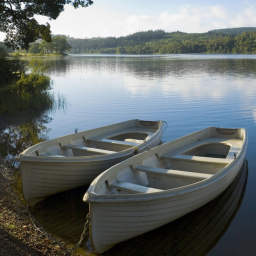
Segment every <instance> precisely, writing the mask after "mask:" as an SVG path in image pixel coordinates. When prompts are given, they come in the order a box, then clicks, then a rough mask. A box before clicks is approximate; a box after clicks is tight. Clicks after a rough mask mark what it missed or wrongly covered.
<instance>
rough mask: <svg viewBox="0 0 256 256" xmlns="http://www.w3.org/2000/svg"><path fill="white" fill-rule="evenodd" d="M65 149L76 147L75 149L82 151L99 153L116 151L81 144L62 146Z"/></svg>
mask: <svg viewBox="0 0 256 256" xmlns="http://www.w3.org/2000/svg"><path fill="white" fill-rule="evenodd" d="M62 148H64V149H75V150H80V151H88V152H93V153H97V154H113V153H116V151H110V150H105V149H100V148H90V147H81V146H76V145H71V144H67V145H64V146H62Z"/></svg>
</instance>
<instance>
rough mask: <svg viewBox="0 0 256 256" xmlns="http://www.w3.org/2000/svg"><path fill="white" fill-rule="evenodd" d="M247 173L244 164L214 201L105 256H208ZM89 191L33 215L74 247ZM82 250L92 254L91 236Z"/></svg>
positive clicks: (58, 198) (63, 197) (54, 199)
mask: <svg viewBox="0 0 256 256" xmlns="http://www.w3.org/2000/svg"><path fill="white" fill-rule="evenodd" d="M247 174H248V169H247V162H246V161H245V163H244V165H243V167H242V168H241V170H240V172H239V174H238V176H237V177H236V179H235V180H234V182H233V183H232V184H231V185H230V186H229V187H228V188H227V189H226V190H225V191H224V192H223V193H222V194H221V195H220V196H218V197H217V198H215V199H214V200H213V201H211V202H210V203H208V204H206V205H205V206H203V207H201V208H200V209H198V210H196V211H194V212H192V213H190V214H188V215H186V216H184V217H182V218H180V219H178V220H176V221H174V222H171V223H169V224H167V225H165V226H163V227H160V228H158V229H156V230H153V231H151V232H148V233H146V234H143V235H141V236H139V237H136V238H133V239H131V240H129V241H125V242H122V243H120V244H118V245H116V246H115V247H113V248H112V249H111V250H109V251H107V252H106V253H104V255H205V254H206V253H207V252H209V251H210V250H211V249H212V248H213V247H214V246H215V244H216V243H217V242H218V241H219V239H220V238H221V237H222V235H223V234H224V233H225V231H226V230H227V228H228V227H229V225H230V223H231V222H232V219H233V218H234V216H235V213H236V212H237V211H238V209H239V207H240V204H241V202H242V199H243V196H244V192H245V187H246V181H247ZM86 189H87V187H83V188H79V189H74V190H72V191H67V192H64V193H61V194H58V195H54V196H51V197H49V198H47V199H46V200H44V201H42V202H41V203H38V204H37V205H36V206H35V207H33V213H34V215H35V216H36V218H37V220H39V222H40V223H41V224H42V225H43V226H44V227H45V228H46V229H47V230H48V231H49V232H51V233H52V234H55V235H57V236H59V237H61V238H63V239H66V240H67V241H69V242H70V243H71V244H72V245H74V244H75V243H76V242H77V241H78V239H79V237H80V234H81V233H82V230H83V225H84V223H85V220H86V214H87V213H88V211H89V209H88V205H87V204H85V203H83V202H82V197H83V194H84V192H85V191H86ZM83 250H84V253H86V252H92V249H91V246H90V241H89V240H88V235H87V237H86V238H85V241H84V249H83ZM80 252H81V249H80ZM81 253H82V252H81Z"/></svg>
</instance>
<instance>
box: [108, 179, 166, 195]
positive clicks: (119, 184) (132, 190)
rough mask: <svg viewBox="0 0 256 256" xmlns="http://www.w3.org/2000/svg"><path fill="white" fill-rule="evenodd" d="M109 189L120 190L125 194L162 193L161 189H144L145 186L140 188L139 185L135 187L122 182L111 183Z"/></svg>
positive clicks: (132, 184)
mask: <svg viewBox="0 0 256 256" xmlns="http://www.w3.org/2000/svg"><path fill="white" fill-rule="evenodd" d="M110 187H111V188H117V189H120V190H122V191H126V192H130V193H134V194H137V193H154V192H160V191H163V190H161V189H156V188H149V187H145V186H141V185H137V184H134V183H130V182H124V181H117V180H115V181H113V182H112V183H111V184H110Z"/></svg>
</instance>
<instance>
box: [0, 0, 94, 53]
mask: <svg viewBox="0 0 256 256" xmlns="http://www.w3.org/2000/svg"><path fill="white" fill-rule="evenodd" d="M92 3H93V1H92V0H25V1H22V0H19V1H17V0H0V31H1V32H5V33H6V38H5V40H4V42H5V44H6V45H7V46H8V47H12V48H13V49H19V48H20V47H21V48H22V49H28V48H29V44H30V43H32V42H34V41H36V40H37V39H38V38H42V39H44V40H45V41H46V42H50V41H51V30H50V25H49V23H46V25H40V24H38V22H37V21H36V19H35V18H34V15H36V14H37V15H43V16H47V17H49V18H50V19H54V20H55V19H57V17H58V16H59V14H60V13H61V12H62V11H64V5H65V4H71V5H72V6H73V7H74V8H78V7H88V6H89V5H91V4H92Z"/></svg>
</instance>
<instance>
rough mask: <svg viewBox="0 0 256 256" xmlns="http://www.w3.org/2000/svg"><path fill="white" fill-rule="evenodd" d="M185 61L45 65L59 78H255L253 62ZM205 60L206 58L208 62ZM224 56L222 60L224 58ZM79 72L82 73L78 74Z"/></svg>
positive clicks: (57, 61)
mask: <svg viewBox="0 0 256 256" xmlns="http://www.w3.org/2000/svg"><path fill="white" fill-rule="evenodd" d="M187 56H188V57H187V58H174V57H173V56H150V57H148V58H147V57H143V56H138V57H129V56H128V57H125V58H123V57H118V56H112V57H111V56H106V55H105V56H104V55H102V56H97V57H96V56H80V57H79V56H76V57H75V58H72V56H67V57H62V58H48V59H47V58H46V59H44V63H45V65H47V66H49V67H50V69H49V71H48V74H49V75H55V74H58V76H60V75H64V74H71V73H72V74H74V70H75V71H76V72H75V73H76V74H80V75H83V74H86V73H89V72H91V71H97V72H98V73H100V74H103V73H123V74H129V75H132V76H134V77H137V78H140V79H141V78H142V79H143V78H145V79H154V78H157V79H164V78H165V77H167V76H172V77H175V78H182V77H185V76H189V77H193V76H196V77H198V76H202V75H207V76H214V77H216V76H223V75H228V76H230V77H231V78H232V79H236V78H239V77H240V78H241V77H246V78H255V77H256V62H255V59H254V58H246V57H244V59H241V58H237V55H235V58H229V56H228V55H222V58H213V57H212V55H210V56H209V55H195V56H197V58H195V56H192V57H189V55H187ZM207 56H208V58H207ZM223 56H224V57H223ZM80 71H83V74H81V72H80Z"/></svg>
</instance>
